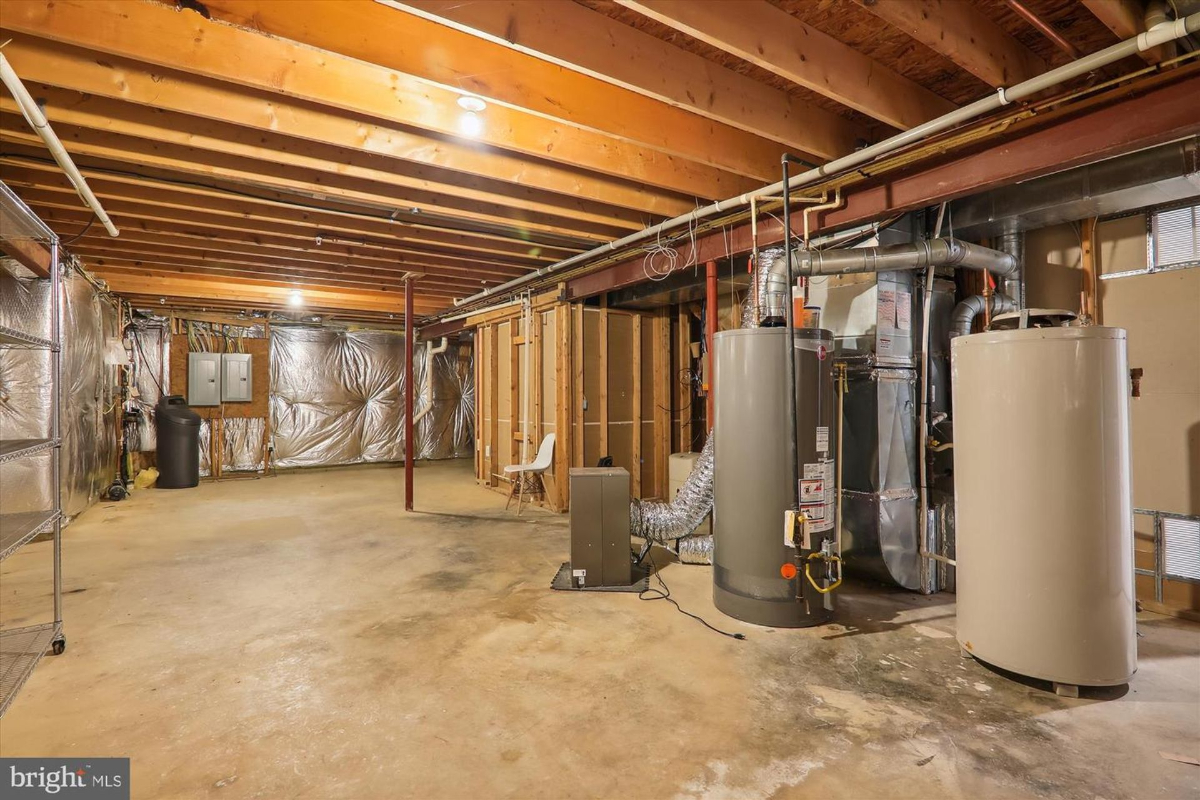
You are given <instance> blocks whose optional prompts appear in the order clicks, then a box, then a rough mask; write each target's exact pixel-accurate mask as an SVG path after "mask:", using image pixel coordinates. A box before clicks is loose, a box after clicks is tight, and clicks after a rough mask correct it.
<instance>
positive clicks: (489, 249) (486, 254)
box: [0, 157, 579, 266]
mask: <svg viewBox="0 0 1200 800" xmlns="http://www.w3.org/2000/svg"><path fill="white" fill-rule="evenodd" d="M0 167H3V174H4V181H5V183H7V184H8V185H9V186H10V187H12V188H14V189H15V190H18V193H19V194H20V195H21V196H22V197H26V196H28V197H30V198H31V199H32V200H35V201H38V200H40V201H42V202H44V204H45V205H57V206H59V207H63V208H73V209H82V208H84V205H83V202H82V201H81V200H79V199H78V194H77V193H76V192H75V190H74V188H72V187H71V186H70V185H69V184H68V183H67V181H66V178H65V177H64V176H63V175H62V173H61V172H60V171H58V167H57V165H54V164H53V163H52V162H51V163H46V162H29V161H24V160H22V159H19V158H15V157H0ZM81 171H82V172H83V174H84V176H85V177H86V178H87V179H88V185H89V186H91V187H92V190H93V192H95V194H96V196H97V197H99V198H100V199H101V200H103V201H104V205H105V208H108V207H109V206H110V205H112V206H113V208H114V213H119V212H120V211H121V210H122V209H123V210H124V211H125V212H126V213H128V214H130V215H132V216H135V217H138V218H143V219H157V220H164V221H179V220H180V217H181V215H182V217H183V218H184V220H185V221H187V222H194V223H195V224H201V222H204V221H214V222H215V224H217V225H221V226H226V227H229V228H230V229H234V228H237V229H240V230H247V231H251V232H259V231H261V232H265V233H276V234H279V235H292V236H300V237H301V238H304V239H306V240H313V239H315V238H317V237H320V238H321V239H322V240H323V241H330V242H333V241H349V242H353V243H355V244H359V245H360V246H363V247H381V248H385V249H386V248H392V247H398V248H401V249H404V248H408V247H415V248H420V251H421V252H428V253H436V254H439V255H442V256H447V257H461V258H479V259H481V260H486V261H494V262H498V263H499V262H505V263H514V264H521V263H523V262H528V263H532V264H535V265H539V266H540V265H543V264H545V263H552V262H554V261H558V260H560V259H562V258H566V257H567V256H569V255H573V254H574V253H576V252H579V251H577V250H573V249H566V248H560V247H551V246H548V245H544V244H539V243H536V242H529V241H518V240H514V239H508V238H499V237H495V236H493V235H492V234H487V233H479V232H474V231H454V230H450V229H447V228H434V227H432V226H428V225H424V224H416V223H413V222H411V221H410V220H411V218H409V219H406V220H404V221H398V220H394V219H391V218H389V217H388V216H386V215H372V216H368V215H366V214H363V213H357V214H350V213H345V212H341V211H339V210H338V209H333V208H322V207H320V206H316V205H308V204H303V203H292V204H289V203H285V202H282V201H275V200H272V199H270V198H264V197H257V196H255V197H246V196H244V195H243V196H236V195H233V194H230V193H229V192H226V191H221V190H220V189H219V188H206V187H204V186H193V185H187V184H167V183H161V182H157V183H156V182H155V181H153V180H151V179H148V178H145V179H140V178H136V177H130V176H127V175H115V174H111V173H105V172H102V171H99V170H96V169H82V170H81ZM50 193H53V194H55V195H57V196H58V199H57V201H56V200H54V199H53V198H50V197H49V194H50Z"/></svg>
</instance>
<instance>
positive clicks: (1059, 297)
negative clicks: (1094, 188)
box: [1025, 223, 1083, 311]
mask: <svg viewBox="0 0 1200 800" xmlns="http://www.w3.org/2000/svg"><path fill="white" fill-rule="evenodd" d="M1082 264H1083V255H1082V248H1081V246H1080V239H1079V223H1064V224H1062V225H1051V226H1050V227H1048V228H1041V229H1040V230H1036V231H1029V233H1027V234H1026V235H1025V276H1026V277H1025V297H1026V302H1027V304H1028V305H1029V306H1030V307H1032V308H1065V309H1069V310H1071V311H1078V310H1079V294H1080V292H1081V291H1082V289H1083V273H1082V271H1081V267H1082Z"/></svg>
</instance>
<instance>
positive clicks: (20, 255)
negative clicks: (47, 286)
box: [0, 238, 50, 278]
mask: <svg viewBox="0 0 1200 800" xmlns="http://www.w3.org/2000/svg"><path fill="white" fill-rule="evenodd" d="M0 251H3V252H4V254H5V255H7V256H8V257H9V258H14V259H16V260H17V262H18V263H20V264H21V266H23V267H25V268H26V269H28V270H29V271H30V272H32V273H33V274H34V275H37V276H38V277H40V278H49V277H50V248H49V247H47V246H46V245H44V244H42V243H41V242H35V241H33V240H32V239H3V238H0Z"/></svg>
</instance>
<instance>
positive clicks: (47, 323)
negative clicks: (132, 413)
mask: <svg viewBox="0 0 1200 800" xmlns="http://www.w3.org/2000/svg"><path fill="white" fill-rule="evenodd" d="M50 300H51V298H50V282H49V281H48V280H44V279H37V278H34V277H33V276H32V275H31V274H30V273H29V272H27V271H26V270H25V269H24V268H23V267H21V266H19V265H17V264H16V263H15V262H13V261H9V260H7V259H5V260H4V261H3V262H2V263H0V324H3V325H5V326H7V327H10V328H15V329H16V330H19V331H22V332H24V333H28V334H32V335H34V336H39V337H42V338H47V339H48V338H50V336H51V333H52V331H51V320H50V311H51V302H50ZM62 301H63V302H62V341H63V347H62V386H61V395H60V399H61V415H60V417H59V424H60V433H61V437H62V455H61V458H62V462H61V464H62V471H61V480H60V482H61V486H62V507H63V511H64V513H65V514H66V515H67V517H74V516H77V515H78V514H79V513H81V512H82V511H84V510H85V509H86V508H87V507H88V506H89V505H91V504H92V503H94V502H95V501H96V500H97V499H98V498H99V496H100V492H101V491H103V490H104V489H105V488H106V487H107V486H108V485H109V484H110V483H112V480H113V477H114V476H115V475H116V469H117V434H116V425H117V417H116V414H117V405H118V398H117V376H116V366H115V365H111V364H106V363H105V357H104V352H105V347H106V343H107V342H108V341H109V340H110V339H117V338H119V335H120V334H119V329H120V323H119V320H118V318H117V309H116V305H115V303H114V302H113V301H112V300H111V299H110V297H109V296H108V295H106V294H104V293H102V292H100V291H99V290H97V289H96V288H95V287H94V286H93V285H92V284H91V283H90V282H89V281H88V280H87V279H86V278H84V277H83V275H82V274H80V273H79V272H78V270H77V269H76V267H75V266H74V265H68V266H67V267H66V268H65V271H64V278H63V297H62ZM52 388H53V387H52V384H51V355H50V353H49V352H47V351H44V350H18V349H12V350H9V349H5V350H0V437H3V438H5V439H27V438H28V439H42V438H46V437H47V436H49V435H50V426H51V419H50V411H51V400H52V395H51V392H52ZM50 465H51V460H50V456H49V454H42V455H39V456H35V457H30V458H23V459H18V460H16V461H12V462H9V463H7V464H4V465H3V466H0V493H2V494H3V498H4V511H5V513H14V512H20V511H35V510H41V509H46V508H50V507H51V506H52V505H53V500H54V498H53V490H52V486H51V466H50Z"/></svg>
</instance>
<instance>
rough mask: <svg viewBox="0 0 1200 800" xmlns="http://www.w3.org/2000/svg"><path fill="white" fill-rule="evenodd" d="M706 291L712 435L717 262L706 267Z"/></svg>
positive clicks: (707, 264) (705, 317)
mask: <svg viewBox="0 0 1200 800" xmlns="http://www.w3.org/2000/svg"><path fill="white" fill-rule="evenodd" d="M704 277H705V281H706V291H705V294H704V302H705V311H704V343H705V348H706V349H707V350H708V398H707V399H708V410H707V415H708V432H709V433H712V429H713V420H714V419H715V418H716V415H717V393H716V386H717V369H716V366H717V365H716V361H715V360H714V358H713V337H714V336H716V335H717V262H716V261H709V262H708V263H706V264H705V265H704Z"/></svg>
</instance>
